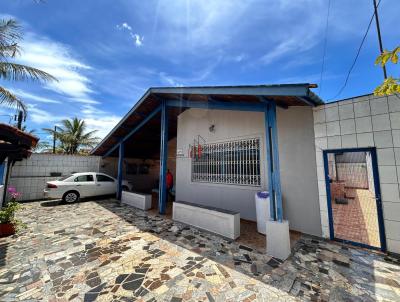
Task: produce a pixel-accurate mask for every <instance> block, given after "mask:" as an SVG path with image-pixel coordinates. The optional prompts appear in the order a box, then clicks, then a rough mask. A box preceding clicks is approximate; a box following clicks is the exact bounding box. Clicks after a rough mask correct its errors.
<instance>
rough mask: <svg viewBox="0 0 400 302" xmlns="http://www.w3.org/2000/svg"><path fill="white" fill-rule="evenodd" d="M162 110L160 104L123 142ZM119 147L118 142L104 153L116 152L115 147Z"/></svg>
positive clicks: (106, 154)
mask: <svg viewBox="0 0 400 302" xmlns="http://www.w3.org/2000/svg"><path fill="white" fill-rule="evenodd" d="M160 110H161V106H158V107H157V108H156V109H154V111H153V112H152V113H150V114H149V115H147V117H146V118H145V119H144V120H143V121H141V122H140V123H139V124H138V125H137V126H136V127H134V128H133V129H132V130H131V131H130V132H129V133H128V134H127V135H125V136H124V138H123V139H122V142H125V141H126V140H127V139H128V138H129V137H131V136H132V135H133V134H134V133H135V132H137V131H138V130H139V129H140V128H142V127H143V126H144V125H145V124H146V123H147V122H148V121H150V120H151V119H152V118H153V117H154V116H155V115H156V114H157V113H158V112H159V111H160ZM117 148H118V144H116V145H115V146H114V147H112V148H111V149H110V150H108V151H107V152H106V153H105V154H104V155H103V158H104V157H107V156H109V155H110V154H111V153H112V152H114V150H115V149H117Z"/></svg>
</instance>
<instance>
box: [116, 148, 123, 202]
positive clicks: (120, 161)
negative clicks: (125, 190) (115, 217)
mask: <svg viewBox="0 0 400 302" xmlns="http://www.w3.org/2000/svg"><path fill="white" fill-rule="evenodd" d="M123 168H124V143H123V142H120V143H119V157H118V187H117V199H118V200H121V196H122V178H123Z"/></svg>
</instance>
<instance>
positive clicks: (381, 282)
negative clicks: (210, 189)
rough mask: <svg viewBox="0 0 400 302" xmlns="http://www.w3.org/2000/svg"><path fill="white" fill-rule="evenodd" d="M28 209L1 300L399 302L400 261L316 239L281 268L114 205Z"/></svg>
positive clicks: (4, 248)
mask: <svg viewBox="0 0 400 302" xmlns="http://www.w3.org/2000/svg"><path fill="white" fill-rule="evenodd" d="M24 207H25V210H24V212H22V213H20V217H19V218H21V219H22V220H23V221H24V222H25V223H26V224H27V226H28V228H27V229H26V230H23V231H22V232H21V233H20V234H19V235H18V236H13V237H8V238H2V239H0V251H1V254H0V261H1V263H3V266H2V267H0V301H17V300H24V301H37V300H44V301H56V300H59V301H111V300H112V301H132V300H136V299H137V300H140V299H143V301H247V302H248V301H295V300H298V299H300V300H303V301H375V300H385V301H399V300H400V297H399V294H400V279H399V274H400V266H399V264H400V262H399V260H398V259H397V258H395V257H389V256H385V255H382V254H380V253H375V252H371V251H369V250H364V249H361V248H354V247H351V246H346V245H340V244H337V243H331V242H328V241H325V240H321V239H319V238H316V237H313V236H306V235H303V236H302V237H301V238H300V239H299V240H298V242H297V243H296V245H295V246H294V247H293V251H294V252H293V255H292V256H291V257H290V258H289V259H288V260H286V261H285V262H282V261H280V260H279V259H275V258H272V257H269V256H267V255H265V254H263V253H261V252H259V251H257V250H254V249H252V248H251V247H248V246H246V245H241V244H238V243H237V242H235V241H232V240H226V239H224V238H221V237H219V236H217V235H213V234H210V233H207V232H203V231H200V230H198V229H195V228H192V227H189V226H187V225H182V224H180V223H177V222H174V221H172V220H169V219H166V218H164V217H162V216H159V215H151V214H150V213H147V212H143V211H141V210H137V209H134V208H131V207H128V206H125V205H122V206H121V205H119V204H118V203H117V202H116V201H115V200H97V201H87V202H80V203H77V204H73V205H65V204H60V205H51V206H49V205H48V202H32V203H27V204H25V205H24ZM140 301H142V300H140Z"/></svg>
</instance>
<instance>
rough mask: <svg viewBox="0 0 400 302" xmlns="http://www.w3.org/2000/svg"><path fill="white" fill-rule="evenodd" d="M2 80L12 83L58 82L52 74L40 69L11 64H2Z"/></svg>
mask: <svg viewBox="0 0 400 302" xmlns="http://www.w3.org/2000/svg"><path fill="white" fill-rule="evenodd" d="M0 79H4V80H12V81H24V80H33V81H39V80H43V81H52V80H53V81H57V79H56V78H55V77H53V76H52V75H51V74H49V73H47V72H44V71H42V70H40V69H37V68H33V67H29V66H25V65H21V64H17V63H11V62H0Z"/></svg>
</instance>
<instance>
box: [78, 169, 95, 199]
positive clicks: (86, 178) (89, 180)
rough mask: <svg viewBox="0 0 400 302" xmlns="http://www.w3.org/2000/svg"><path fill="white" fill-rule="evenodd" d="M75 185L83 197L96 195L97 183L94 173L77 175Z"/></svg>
mask: <svg viewBox="0 0 400 302" xmlns="http://www.w3.org/2000/svg"><path fill="white" fill-rule="evenodd" d="M74 187H75V189H76V190H77V191H78V192H79V194H80V196H81V197H86V196H94V195H96V194H95V193H96V183H95V181H94V177H93V174H89V173H88V174H82V175H77V176H76V177H75V178H74Z"/></svg>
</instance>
